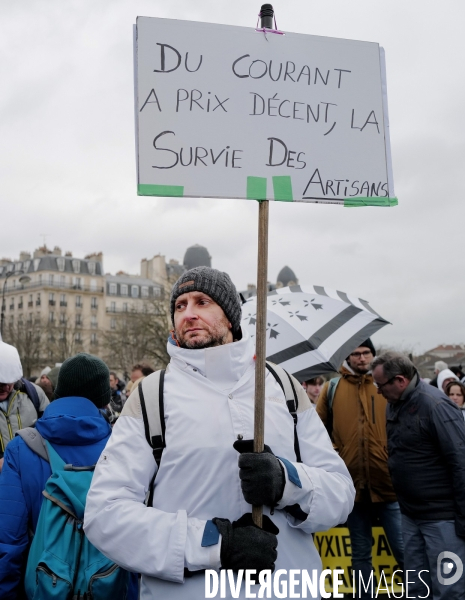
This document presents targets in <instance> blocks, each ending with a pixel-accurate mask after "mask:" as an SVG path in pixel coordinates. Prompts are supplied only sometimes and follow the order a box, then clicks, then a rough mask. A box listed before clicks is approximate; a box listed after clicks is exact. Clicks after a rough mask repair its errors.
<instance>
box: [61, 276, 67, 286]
mask: <svg viewBox="0 0 465 600" xmlns="http://www.w3.org/2000/svg"><path fill="white" fill-rule="evenodd" d="M65 285H66V276H65V275H60V287H65Z"/></svg>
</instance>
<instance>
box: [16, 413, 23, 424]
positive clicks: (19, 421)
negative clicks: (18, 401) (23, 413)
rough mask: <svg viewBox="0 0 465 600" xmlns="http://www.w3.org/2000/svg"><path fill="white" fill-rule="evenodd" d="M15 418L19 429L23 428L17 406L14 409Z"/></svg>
mask: <svg viewBox="0 0 465 600" xmlns="http://www.w3.org/2000/svg"><path fill="white" fill-rule="evenodd" d="M16 418H17V419H18V427H19V428H20V429H22V428H23V425H22V423H21V417H20V415H19V408H17V409H16Z"/></svg>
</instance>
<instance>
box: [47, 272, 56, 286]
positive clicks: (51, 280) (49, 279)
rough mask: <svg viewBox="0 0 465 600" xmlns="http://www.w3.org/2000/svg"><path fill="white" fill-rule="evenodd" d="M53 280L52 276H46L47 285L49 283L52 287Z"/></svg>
mask: <svg viewBox="0 0 465 600" xmlns="http://www.w3.org/2000/svg"><path fill="white" fill-rule="evenodd" d="M54 280H55V277H54V276H53V275H52V274H50V275H49V276H48V283H49V285H53V283H54Z"/></svg>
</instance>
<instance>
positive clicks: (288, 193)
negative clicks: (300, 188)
mask: <svg viewBox="0 0 465 600" xmlns="http://www.w3.org/2000/svg"><path fill="white" fill-rule="evenodd" d="M273 190H274V199H275V200H280V201H281V202H292V201H293V199H294V198H293V197H292V183H291V177H290V176H289V175H282V176H277V177H273Z"/></svg>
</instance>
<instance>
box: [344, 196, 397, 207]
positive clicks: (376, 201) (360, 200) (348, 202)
mask: <svg viewBox="0 0 465 600" xmlns="http://www.w3.org/2000/svg"><path fill="white" fill-rule="evenodd" d="M398 204H399V202H398V200H397V198H365V197H363V196H355V197H354V198H345V199H344V206H346V207H347V208H356V207H358V206H397V205H398Z"/></svg>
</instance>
